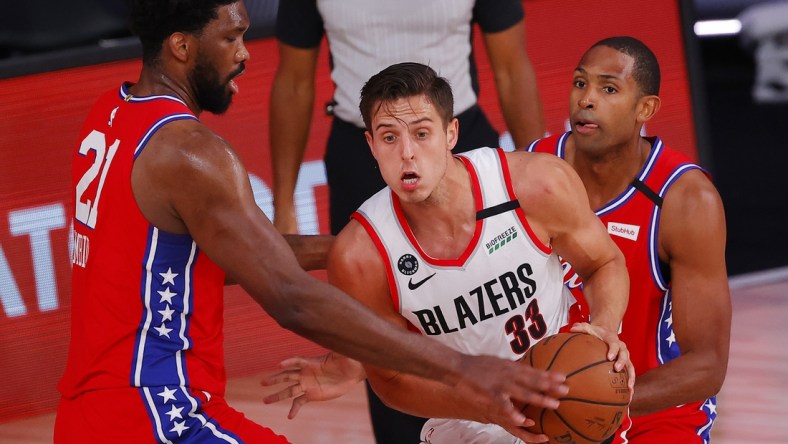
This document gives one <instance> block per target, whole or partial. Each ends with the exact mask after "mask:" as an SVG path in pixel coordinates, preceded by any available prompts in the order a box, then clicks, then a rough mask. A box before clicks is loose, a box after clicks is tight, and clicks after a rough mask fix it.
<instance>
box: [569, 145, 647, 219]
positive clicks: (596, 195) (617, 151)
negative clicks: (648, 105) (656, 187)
mask: <svg viewBox="0 0 788 444" xmlns="http://www.w3.org/2000/svg"><path fill="white" fill-rule="evenodd" d="M572 142H573V141H572V139H571V138H570V139H569V143H568V145H567V155H566V157H567V161H568V162H569V163H570V164H571V165H572V167H573V168H574V169H575V171H577V174H578V175H579V176H580V179H581V180H582V181H583V184H584V185H585V187H586V192H587V193H588V198H589V201H590V203H591V208H593V209H595V210H596V209H599V208H601V207H602V206H604V205H605V204H607V203H608V202H610V201H611V200H613V199H614V198H616V197H617V196H618V195H619V194H621V193H623V192H624V191H625V190H626V189H627V188H628V187H629V186H630V185H631V183H632V180H633V179H635V177H637V175H638V173H639V172H640V170H641V169H642V168H643V164H644V163H645V161H646V159H647V158H648V153H649V152H650V149H651V145H650V143H649V142H648V140H646V139H643V138H642V137H640V136H638V137H637V139H634V140H632V141H631V142H627V143H625V144H621V145H618V146H611V147H608V148H606V149H604V150H602V151H600V152H594V153H590V152H586V151H583V150H578V149H577V148H576V147H575V146H574V143H572Z"/></svg>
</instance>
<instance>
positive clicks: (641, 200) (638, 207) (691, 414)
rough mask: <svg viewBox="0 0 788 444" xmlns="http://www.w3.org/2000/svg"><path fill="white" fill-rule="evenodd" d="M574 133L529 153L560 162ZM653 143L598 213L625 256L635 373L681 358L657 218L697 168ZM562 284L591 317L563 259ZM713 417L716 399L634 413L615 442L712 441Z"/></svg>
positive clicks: (624, 331)
mask: <svg viewBox="0 0 788 444" xmlns="http://www.w3.org/2000/svg"><path fill="white" fill-rule="evenodd" d="M570 135H571V132H567V133H564V134H561V135H556V136H552V137H548V138H545V139H540V140H537V141H535V142H533V143H532V144H531V145H530V146H529V147H528V151H532V152H542V153H551V154H555V155H557V156H558V157H561V158H562V159H563V158H564V155H565V148H566V141H567V139H568V138H569V136H570ZM650 140H651V142H652V149H651V153H650V154H649V157H648V159H647V160H646V163H645V164H644V165H643V168H642V169H641V171H640V172H639V173H638V175H637V178H636V179H635V180H633V182H632V184H631V185H630V186H629V187H628V188H627V189H626V190H624V192H623V193H621V194H620V195H619V196H617V197H616V198H615V199H613V200H612V201H610V202H608V203H607V204H605V205H604V206H603V207H602V208H599V209H597V210H596V214H597V216H598V217H599V218H600V219H601V220H602V222H603V223H604V224H605V226H606V227H607V231H608V233H609V234H610V236H611V238H612V239H613V241H615V243H616V245H618V247H619V248H620V249H621V251H622V252H623V253H624V256H625V258H626V264H627V270H628V272H629V280H630V293H629V305H628V306H627V311H626V313H625V315H624V320H623V323H622V327H621V333H620V335H619V337H620V338H621V340H622V341H624V342H625V343H626V344H627V348H628V349H629V352H630V357H631V359H632V363H633V364H634V366H635V372H636V374H637V375H640V374H642V373H643V372H645V371H647V370H650V369H653V368H655V367H657V366H660V365H662V364H664V363H666V362H668V361H670V360H672V359H675V358H676V357H677V356H680V355H681V350H679V346H678V343H677V342H676V338H675V335H674V333H673V326H672V324H673V318H672V305H671V292H670V270H669V267H668V266H667V264H665V263H662V262H661V261H660V260H659V255H658V236H659V217H660V211H661V205H662V199H663V198H664V196H665V193H667V191H668V189H669V188H670V186H671V185H672V184H673V183H675V181H676V180H677V179H678V178H679V177H681V175H682V174H684V173H685V172H687V171H689V170H692V169H700V167H699V166H697V165H695V164H693V163H691V161H690V159H689V158H688V157H687V156H685V155H684V154H682V153H680V152H678V151H675V150H672V149H670V148H668V147H665V146H664V145H663V143H662V141H661V140H660V139H659V138H655V139H650ZM564 283H565V285H566V286H567V287H568V288H569V289H570V290H571V291H572V293H573V294H574V295H575V299H577V300H578V301H580V302H578V306H577V307H575V310H573V315H578V314H579V315H580V316H582V317H583V319H587V317H588V308H587V306H586V305H585V299H583V296H582V282H581V281H580V278H579V277H578V276H577V274H576V273H575V272H574V271H573V270H572V269H571V265H569V264H566V263H564ZM576 320H579V319H577V318H576ZM716 417H717V413H716V399H715V397H712V398H709V399H706V400H704V401H702V402H693V403H690V404H685V405H682V406H677V407H674V408H670V409H667V410H663V411H660V412H657V413H654V414H651V415H646V416H641V417H633V418H631V419H632V427H631V429H630V430H629V431H628V432H626V433H624V434H622V436H625V437H622V436H619V437H617V439H616V440H615V441H614V442H620V443H625V442H628V441H632V442H637V443H652V442H653V443H658V442H659V443H664V442H682V443H702V442H708V440H709V432H710V431H711V427H712V425H713V423H714V419H715V418H716ZM666 439H667V440H666Z"/></svg>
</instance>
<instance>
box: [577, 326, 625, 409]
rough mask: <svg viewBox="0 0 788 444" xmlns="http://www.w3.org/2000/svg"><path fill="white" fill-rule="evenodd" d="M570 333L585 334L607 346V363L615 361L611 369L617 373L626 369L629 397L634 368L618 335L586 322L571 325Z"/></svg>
mask: <svg viewBox="0 0 788 444" xmlns="http://www.w3.org/2000/svg"><path fill="white" fill-rule="evenodd" d="M570 331H571V332H573V333H585V334H588V335H592V336H596V337H597V338H599V339H601V340H603V341H605V343H606V344H607V359H608V360H609V361H615V363H614V364H613V368H614V369H615V370H616V371H618V372H620V371H621V370H622V369H624V368H626V369H627V374H628V375H629V380H628V381H627V385H628V386H629V393H630V397H631V395H632V393H633V390H634V388H635V366H634V365H633V364H632V361H631V360H630V359H629V350H628V349H627V345H626V344H624V342H623V341H622V340H621V339H619V338H618V334H616V333H615V332H614V331H612V330H610V329H608V328H606V327H603V326H601V325H593V324H589V323H587V322H578V323H575V324H574V325H572V328H571V329H570Z"/></svg>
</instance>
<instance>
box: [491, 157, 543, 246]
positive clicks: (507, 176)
mask: <svg viewBox="0 0 788 444" xmlns="http://www.w3.org/2000/svg"><path fill="white" fill-rule="evenodd" d="M495 151H496V153H497V154H498V159H499V160H500V161H501V172H503V180H504V182H505V183H506V191H507V192H508V193H509V199H511V200H515V199H517V194H515V192H514V185H513V184H512V175H511V173H510V172H509V162H508V161H507V160H506V153H505V152H504V151H503V150H502V149H500V148H497V149H496V150H495ZM515 212H516V213H517V216H518V217H519V218H520V223H521V224H523V228H525V232H526V233H528V237H529V238H531V242H533V244H534V245H535V246H536V247H537V248H539V250H541V251H542V253H544V254H550V253H552V252H553V249H552V248H551V247H549V246H547V245H545V244H544V243H543V242H542V241H541V240H540V239H539V237H537V236H536V233H534V230H533V229H532V228H531V224H529V223H528V219H527V218H526V217H525V211H523V208H522V207H517V209H516V210H515Z"/></svg>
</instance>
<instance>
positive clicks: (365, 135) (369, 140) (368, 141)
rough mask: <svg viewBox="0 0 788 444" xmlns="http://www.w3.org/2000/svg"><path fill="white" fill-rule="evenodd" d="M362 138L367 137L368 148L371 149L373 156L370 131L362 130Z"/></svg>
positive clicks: (373, 155) (373, 149)
mask: <svg viewBox="0 0 788 444" xmlns="http://www.w3.org/2000/svg"><path fill="white" fill-rule="evenodd" d="M364 138H365V139H367V145H369V150H370V151H372V157H375V148H374V147H373V145H372V133H370V132H369V131H364Z"/></svg>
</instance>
